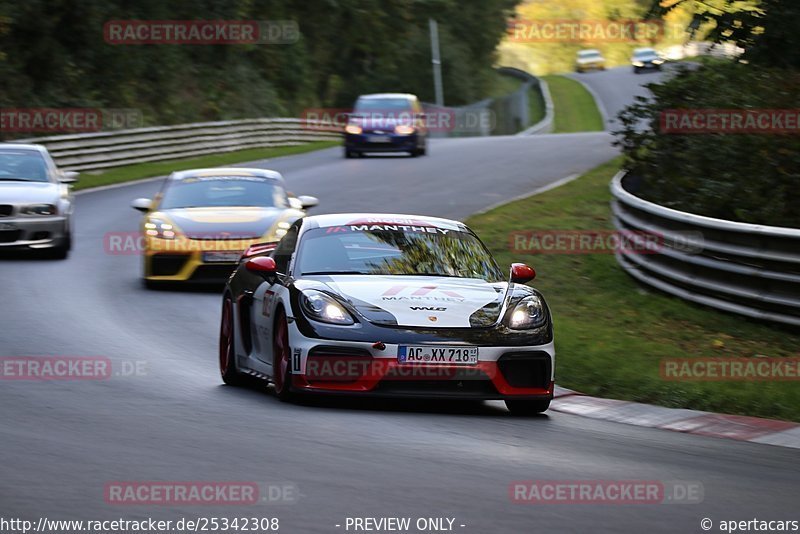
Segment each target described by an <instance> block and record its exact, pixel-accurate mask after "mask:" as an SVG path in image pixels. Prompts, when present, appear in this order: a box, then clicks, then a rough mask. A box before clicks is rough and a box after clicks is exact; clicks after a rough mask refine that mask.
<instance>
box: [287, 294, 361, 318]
mask: <svg viewBox="0 0 800 534" xmlns="http://www.w3.org/2000/svg"><path fill="white" fill-rule="evenodd" d="M300 305H301V306H302V308H303V311H304V312H305V313H306V314H307V315H308V316H309V317H311V318H312V319H314V320H316V321H321V322H323V323H332V324H342V325H351V324H353V323H355V321H354V320H353V316H352V315H350V314H349V313H348V312H347V310H345V309H344V307H342V305H341V304H339V303H338V302H336V300H335V299H334V298H333V297H331V296H330V295H328V294H326V293H323V292H322V291H316V290H313V289H307V290H305V291H302V292H301V295H300Z"/></svg>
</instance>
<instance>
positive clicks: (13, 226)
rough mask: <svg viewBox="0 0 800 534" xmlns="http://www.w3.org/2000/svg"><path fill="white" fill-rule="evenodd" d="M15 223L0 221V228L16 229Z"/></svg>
mask: <svg viewBox="0 0 800 534" xmlns="http://www.w3.org/2000/svg"><path fill="white" fill-rule="evenodd" d="M16 229H17V225H16V224H14V223H0V230H16Z"/></svg>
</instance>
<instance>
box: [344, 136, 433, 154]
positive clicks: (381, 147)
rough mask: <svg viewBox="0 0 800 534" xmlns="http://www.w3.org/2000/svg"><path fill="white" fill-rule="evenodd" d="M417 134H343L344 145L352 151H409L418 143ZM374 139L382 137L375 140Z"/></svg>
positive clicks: (416, 146)
mask: <svg viewBox="0 0 800 534" xmlns="http://www.w3.org/2000/svg"><path fill="white" fill-rule="evenodd" d="M418 137H419V134H417V133H413V134H410V135H397V134H394V133H380V134H379V133H374V132H373V133H370V132H364V133H361V134H349V133H348V134H345V137H344V146H345V148H346V149H347V150H350V151H352V152H411V151H413V150H416V149H417V148H418V145H419V139H418ZM376 139H382V140H381V141H376Z"/></svg>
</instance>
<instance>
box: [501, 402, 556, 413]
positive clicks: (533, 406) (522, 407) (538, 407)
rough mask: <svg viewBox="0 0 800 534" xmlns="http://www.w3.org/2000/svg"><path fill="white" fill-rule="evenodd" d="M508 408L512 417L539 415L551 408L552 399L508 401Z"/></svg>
mask: <svg viewBox="0 0 800 534" xmlns="http://www.w3.org/2000/svg"><path fill="white" fill-rule="evenodd" d="M505 402H506V408H508V411H509V412H511V415H517V416H522V417H524V416H530V415H538V414H540V413H542V412H545V411H547V409H548V408H549V407H550V399H538V400H507V401H505Z"/></svg>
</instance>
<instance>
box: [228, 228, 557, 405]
mask: <svg viewBox="0 0 800 534" xmlns="http://www.w3.org/2000/svg"><path fill="white" fill-rule="evenodd" d="M534 276H535V273H534V271H533V269H531V268H530V267H528V266H526V265H523V264H519V263H515V264H513V265H512V266H511V270H510V276H509V277H506V276H504V274H503V272H502V271H501V270H500V269H499V268H498V266H497V264H496V263H495V261H494V259H493V258H492V256H491V255H490V253H489V252H488V251H487V249H486V247H485V246H484V245H483V243H481V241H480V240H479V239H478V237H477V236H476V235H475V234H474V233H473V232H472V231H471V230H470V229H469V228H467V227H466V226H465V225H464V224H462V223H460V222H456V221H450V220H446V219H439V218H432V217H422V216H414V215H384V214H337V215H319V216H314V217H306V218H303V219H299V220H297V221H296V222H295V223H294V224H293V225H292V226H291V227H290V228H289V229H288V230H287V232H286V235H284V236H283V238H282V239H281V240H280V241H279V242H277V243H264V244H260V245H254V246H252V247H250V249H249V250H248V251H246V252H245V254H244V255H243V257H242V259H241V261H240V262H239V265H238V267H237V268H236V270H235V271H234V272H233V274H232V275H231V277H230V279H229V280H228V282H227V284H226V287H225V291H224V294H223V304H222V324H221V328H220V346H219V365H220V372H221V374H222V379H223V381H224V382H225V383H226V384H232V385H238V384H241V383H243V382H244V381H245V380H246V379H247V378H248V377H257V378H261V379H266V380H269V381H270V382H272V384H273V385H274V388H275V393H276V395H277V396H278V397H279V398H280V399H282V400H288V399H290V398H292V397H293V396H295V395H298V394H313V393H324V394H336V393H339V394H350V395H371V396H384V397H425V398H428V397H445V398H457V399H502V400H504V401H505V403H506V405H507V406H508V408H509V410H511V412H512V413H518V414H532V413H540V412H543V411H545V410H546V409H547V408H548V406H549V404H550V400H551V399H552V398H553V386H554V382H553V377H554V363H555V351H554V347H553V327H552V320H551V316H550V311H549V309H548V307H547V304H546V303H545V300H544V297H543V296H542V295H541V294H540V293H539V292H538V291H536V290H535V289H533V288H531V287H529V286H527V285H525V283H526V282H529V281H530V280H532V279H533V278H534Z"/></svg>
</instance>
